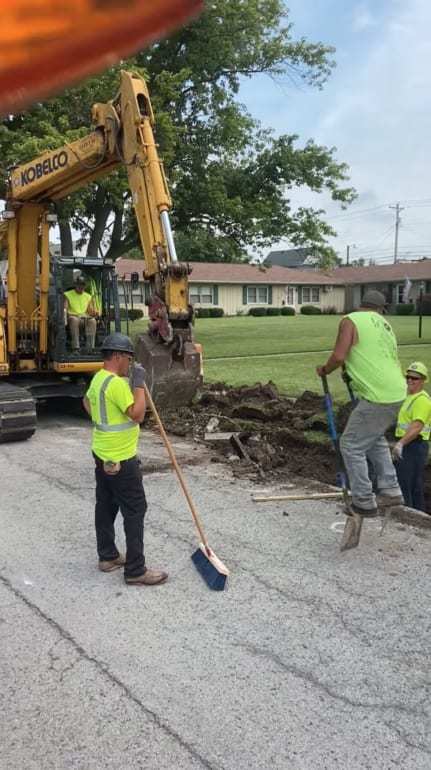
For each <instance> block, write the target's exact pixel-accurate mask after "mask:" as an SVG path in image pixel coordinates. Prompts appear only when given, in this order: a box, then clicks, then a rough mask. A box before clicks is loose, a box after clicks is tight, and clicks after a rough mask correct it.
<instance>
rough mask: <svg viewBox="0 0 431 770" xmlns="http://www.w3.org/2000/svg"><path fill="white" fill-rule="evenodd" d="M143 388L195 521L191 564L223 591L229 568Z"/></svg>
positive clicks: (148, 392)
mask: <svg viewBox="0 0 431 770" xmlns="http://www.w3.org/2000/svg"><path fill="white" fill-rule="evenodd" d="M144 388H145V396H146V399H147V401H148V404H149V406H150V409H151V411H152V413H153V415H154V418H155V420H156V422H157V426H158V428H159V431H160V435H161V437H162V439H163V443H164V445H165V447H166V450H167V452H168V455H169V457H170V460H171V463H172V465H173V467H174V470H175V473H176V474H177V477H178V481H179V482H180V485H181V488H182V490H183V492H184V496H185V498H186V500H187V502H188V504H189V508H190V511H191V514H192V517H193V521H194V523H195V526H196V529H197V531H198V533H199V537H200V539H201V542H200V544H199V548H198V549H197V551H195V552H194V553H193V554H192V561H193V564H194V565H195V567H196V569H197V571H198V572H199V573H200V574H201V575H202V577H203V579H204V580H205V582H206V584H207V586H208V587H209V588H212V589H213V591H223V589H224V587H225V585H226V580H227V578H228V575H229V570H228V568H227V567H226V565H225V564H223V562H222V561H221V560H220V559H219V558H218V556H216V554H215V553H214V551H213V550H212V548H210V546H209V544H208V540H207V538H206V535H205V532H204V530H203V527H202V523H201V521H200V518H199V516H198V513H197V510H196V508H195V506H194V503H193V500H192V498H191V496H190V493H189V490H188V488H187V484H186V481H185V478H184V476H183V473H182V471H181V468H180V466H179V465H178V462H177V458H176V457H175V454H174V450H173V448H172V444H171V442H170V441H169V439H168V437H167V435H166V431H165V429H164V427H163V423H162V421H161V419H160V416H159V413H158V411H157V409H156V406H155V404H154V401H153V399H152V397H151V393H150V391H149V390H148V388H147V386H146V385H145V386H144Z"/></svg>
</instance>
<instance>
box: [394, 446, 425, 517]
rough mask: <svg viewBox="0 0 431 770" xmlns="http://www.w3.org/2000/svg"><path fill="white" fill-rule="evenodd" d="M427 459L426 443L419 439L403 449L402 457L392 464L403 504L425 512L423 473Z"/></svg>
mask: <svg viewBox="0 0 431 770" xmlns="http://www.w3.org/2000/svg"><path fill="white" fill-rule="evenodd" d="M427 459H428V441H422V439H421V438H417V439H415V441H411V442H410V444H407V446H405V447H403V457H402V459H401V460H398V461H397V462H396V463H394V465H395V468H396V471H397V476H398V481H399V484H400V487H401V491H402V493H403V495H404V502H405V504H406V505H408V506H409V507H410V508H417V509H418V510H419V511H424V510H425V498H424V473H425V466H426V464H427Z"/></svg>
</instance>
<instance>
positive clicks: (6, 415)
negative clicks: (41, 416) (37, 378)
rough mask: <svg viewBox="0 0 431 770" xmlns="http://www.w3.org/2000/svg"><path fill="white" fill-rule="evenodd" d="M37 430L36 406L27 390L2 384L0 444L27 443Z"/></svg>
mask: <svg viewBox="0 0 431 770" xmlns="http://www.w3.org/2000/svg"><path fill="white" fill-rule="evenodd" d="M35 430H36V404H35V401H34V398H33V397H32V395H31V393H30V392H29V391H28V390H27V389H26V388H20V387H17V386H16V385H10V384H9V383H7V382H0V444H4V443H6V442H9V441H25V439H28V438H30V437H31V436H32V435H33V433H34V432H35Z"/></svg>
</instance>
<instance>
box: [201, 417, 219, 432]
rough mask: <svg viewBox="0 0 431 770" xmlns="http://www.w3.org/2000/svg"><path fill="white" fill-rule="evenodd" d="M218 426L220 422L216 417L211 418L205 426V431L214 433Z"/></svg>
mask: <svg viewBox="0 0 431 770" xmlns="http://www.w3.org/2000/svg"><path fill="white" fill-rule="evenodd" d="M219 425H220V420H219V419H218V417H211V419H210V420H208V422H207V426H206V428H205V430H206V432H207V433H214V431H215V430H217V428H218V427H219Z"/></svg>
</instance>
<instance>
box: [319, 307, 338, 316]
mask: <svg viewBox="0 0 431 770" xmlns="http://www.w3.org/2000/svg"><path fill="white" fill-rule="evenodd" d="M337 313H338V310H337V308H336V307H335V305H329V307H324V308H323V310H322V314H323V315H337Z"/></svg>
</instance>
